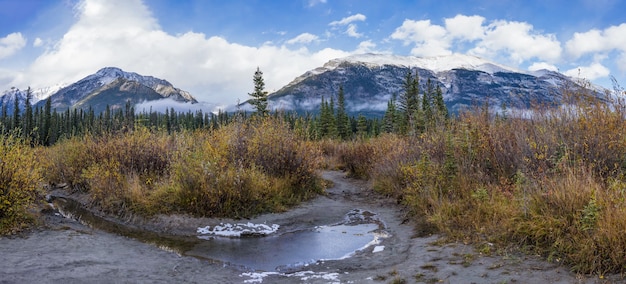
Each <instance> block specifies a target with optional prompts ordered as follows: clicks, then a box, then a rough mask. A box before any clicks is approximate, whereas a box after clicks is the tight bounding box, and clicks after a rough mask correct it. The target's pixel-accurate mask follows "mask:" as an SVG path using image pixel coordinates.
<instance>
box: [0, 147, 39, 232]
mask: <svg viewBox="0 0 626 284" xmlns="http://www.w3.org/2000/svg"><path fill="white" fill-rule="evenodd" d="M37 154H38V152H37V151H36V150H35V149H33V148H31V147H30V146H29V145H27V144H25V143H23V141H21V140H20V139H17V138H14V137H0V235H3V234H8V233H15V232H17V231H20V230H22V229H24V228H26V227H28V226H29V225H30V224H32V222H33V220H34V219H33V215H32V214H31V212H30V210H29V209H30V208H31V207H32V206H33V205H35V204H36V203H37V202H39V201H42V200H43V189H42V181H43V179H42V169H41V164H40V161H39V159H38V158H37Z"/></svg>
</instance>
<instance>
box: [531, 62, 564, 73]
mask: <svg viewBox="0 0 626 284" xmlns="http://www.w3.org/2000/svg"><path fill="white" fill-rule="evenodd" d="M544 69H545V70H549V71H555V72H558V71H559V68H557V67H556V66H555V65H553V64H550V63H547V62H534V63H533V64H531V65H530V66H528V71H539V70H544Z"/></svg>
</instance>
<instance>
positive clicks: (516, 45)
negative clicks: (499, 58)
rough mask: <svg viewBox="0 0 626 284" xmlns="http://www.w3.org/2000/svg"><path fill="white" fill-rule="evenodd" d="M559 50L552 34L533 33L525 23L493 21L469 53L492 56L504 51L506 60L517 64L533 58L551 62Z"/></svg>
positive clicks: (558, 44) (554, 59) (558, 45)
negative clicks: (506, 55)
mask: <svg viewBox="0 0 626 284" xmlns="http://www.w3.org/2000/svg"><path fill="white" fill-rule="evenodd" d="M561 51H562V48H561V43H560V42H559V41H558V40H557V39H556V36H554V35H551V34H547V35H544V34H540V33H536V32H534V30H533V26H532V25H530V24H528V23H524V22H509V21H494V22H493V23H491V24H490V25H489V26H487V28H486V31H485V35H484V37H483V38H482V39H481V41H480V42H478V43H477V45H476V47H475V48H473V49H472V50H470V53H472V54H475V55H479V56H486V57H494V55H495V54H497V53H499V52H506V53H507V54H508V57H509V59H511V60H513V61H514V62H516V63H517V64H520V63H522V62H524V61H526V60H530V59H533V58H538V59H540V60H546V61H550V62H553V61H556V60H558V59H559V58H560V56H561Z"/></svg>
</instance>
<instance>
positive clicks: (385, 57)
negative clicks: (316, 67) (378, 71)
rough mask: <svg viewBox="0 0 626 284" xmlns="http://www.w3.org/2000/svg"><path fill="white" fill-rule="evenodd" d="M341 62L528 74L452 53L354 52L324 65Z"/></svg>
mask: <svg viewBox="0 0 626 284" xmlns="http://www.w3.org/2000/svg"><path fill="white" fill-rule="evenodd" d="M343 62H349V63H355V64H364V65H366V66H368V67H375V66H384V65H393V66H399V67H406V68H409V67H410V68H414V67H417V68H420V69H428V70H431V71H433V72H435V73H439V72H445V71H450V70H453V69H468V70H476V71H483V72H486V73H489V74H493V73H495V72H512V73H522V74H529V72H527V71H523V70H519V69H517V68H513V67H508V66H504V65H501V64H498V63H495V62H492V61H489V60H486V59H483V58H480V57H478V56H473V55H467V54H460V53H453V54H450V55H440V56H431V57H416V56H400V55H393V54H377V53H365V54H355V55H350V56H347V57H343V58H338V59H333V60H331V61H329V62H328V63H326V64H325V65H324V67H325V68H327V69H330V70H332V69H335V68H336V67H338V66H339V65H340V64H341V63H343Z"/></svg>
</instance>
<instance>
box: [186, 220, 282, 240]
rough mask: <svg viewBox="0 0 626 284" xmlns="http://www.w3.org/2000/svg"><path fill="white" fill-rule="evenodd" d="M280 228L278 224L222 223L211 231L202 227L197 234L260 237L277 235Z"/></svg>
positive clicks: (209, 227) (208, 227)
mask: <svg viewBox="0 0 626 284" xmlns="http://www.w3.org/2000/svg"><path fill="white" fill-rule="evenodd" d="M278 228H280V226H279V225H277V224H272V225H271V226H269V225H266V224H253V223H250V222H248V223H238V224H228V223H227V224H224V223H220V224H219V225H217V226H214V227H213V228H212V229H211V226H206V227H200V228H198V230H197V232H198V234H200V235H213V236H221V237H241V236H258V235H270V234H273V233H276V231H277V230H278Z"/></svg>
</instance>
